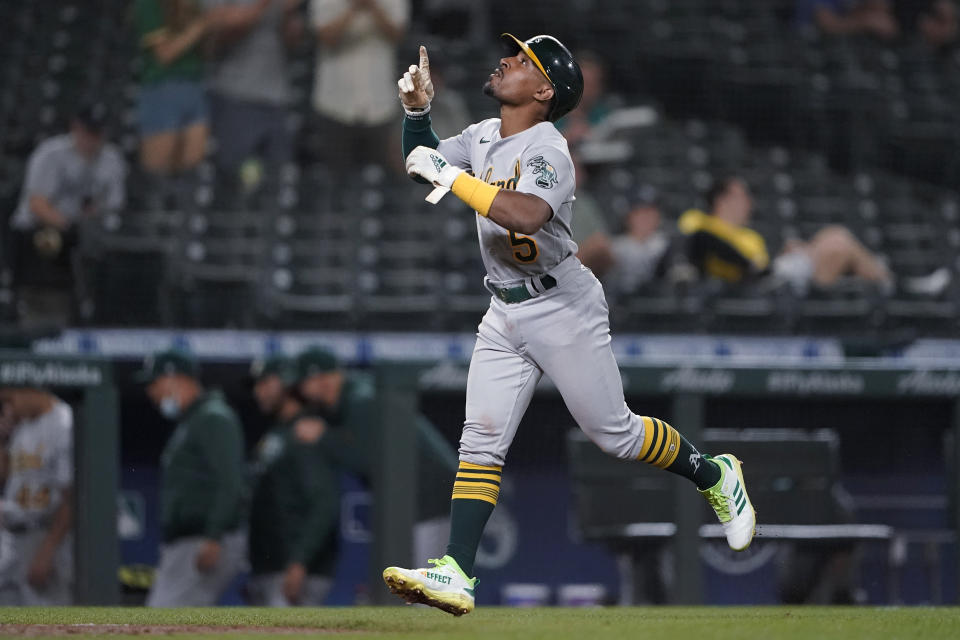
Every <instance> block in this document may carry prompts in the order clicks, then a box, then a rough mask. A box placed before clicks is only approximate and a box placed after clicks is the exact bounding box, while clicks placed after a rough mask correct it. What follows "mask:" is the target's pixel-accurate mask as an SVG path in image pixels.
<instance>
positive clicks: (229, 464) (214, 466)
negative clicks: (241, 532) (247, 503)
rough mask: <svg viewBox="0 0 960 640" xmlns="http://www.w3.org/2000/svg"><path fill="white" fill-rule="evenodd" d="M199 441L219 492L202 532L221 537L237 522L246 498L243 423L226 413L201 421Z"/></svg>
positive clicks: (213, 536)
mask: <svg viewBox="0 0 960 640" xmlns="http://www.w3.org/2000/svg"><path fill="white" fill-rule="evenodd" d="M198 431H199V441H200V445H201V446H202V447H203V452H204V456H205V457H206V459H207V461H208V463H209V464H210V469H211V471H212V473H213V475H214V476H215V478H216V484H217V489H216V494H215V496H214V500H213V505H212V506H211V508H210V512H209V513H208V514H207V522H206V525H205V526H204V529H203V534H204V535H205V536H207V537H208V538H214V539H216V538H219V537H220V536H221V535H223V533H224V532H226V531H228V530H230V529H232V528H234V527H236V526H237V524H238V522H239V520H240V509H241V502H242V500H243V486H244V474H243V437H242V436H241V432H240V425H239V424H237V422H236V421H235V420H231V419H230V418H228V417H226V416H223V417H218V418H216V419H213V420H211V421H210V422H209V423H208V424H205V425H202V426H201V428H200V429H199V430H198Z"/></svg>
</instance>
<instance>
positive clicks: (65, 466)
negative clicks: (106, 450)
mask: <svg viewBox="0 0 960 640" xmlns="http://www.w3.org/2000/svg"><path fill="white" fill-rule="evenodd" d="M0 486H2V487H3V499H2V500H0V606H24V605H44V606H53V605H57V606H62V605H69V604H71V602H72V600H73V594H72V590H73V566H74V563H73V544H72V536H71V532H72V530H73V410H72V409H71V408H70V406H69V405H67V404H66V403H65V402H63V401H62V400H61V399H60V398H58V397H56V396H55V395H53V394H52V393H50V392H49V391H46V390H45V389H40V388H38V387H29V386H23V387H0Z"/></svg>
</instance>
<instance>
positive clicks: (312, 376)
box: [296, 347, 457, 556]
mask: <svg viewBox="0 0 960 640" xmlns="http://www.w3.org/2000/svg"><path fill="white" fill-rule="evenodd" d="M296 363H297V373H296V376H297V387H296V393H297V395H298V396H299V397H300V398H302V399H303V401H304V403H305V404H306V405H307V406H308V407H310V408H311V409H312V410H313V411H315V412H317V413H319V414H321V415H323V416H324V417H325V418H326V419H327V422H328V424H329V425H330V427H331V428H330V429H328V430H327V432H326V433H325V434H324V437H323V444H324V447H325V448H326V449H327V451H328V452H329V453H330V456H331V459H332V460H333V461H334V462H335V463H336V464H337V465H338V466H340V467H341V468H342V469H343V470H345V471H348V472H350V473H354V474H356V475H357V476H359V477H360V478H361V479H362V480H363V481H364V482H368V481H369V478H370V474H371V465H372V464H373V460H372V459H371V456H370V447H369V446H367V444H366V443H367V442H369V440H370V438H371V437H373V434H374V431H373V429H374V428H375V426H376V423H377V414H376V405H375V400H376V396H375V394H374V385H373V381H372V380H371V379H370V378H369V376H367V375H366V374H364V373H362V372H357V371H355V372H350V373H348V372H346V371H345V370H344V369H343V368H342V367H341V365H340V363H339V361H338V360H337V358H336V356H335V355H334V354H333V353H332V352H330V351H329V350H327V349H324V348H323V347H311V348H309V349H307V350H305V351H304V352H303V353H301V354H300V355H299V356H298V357H297V360H296ZM415 428H416V438H417V439H416V452H417V464H416V468H417V483H416V487H417V494H416V513H415V520H416V524H414V528H413V547H414V554H415V556H419V555H422V554H426V553H429V550H430V549H435V548H436V547H437V546H438V545H439V544H442V543H443V540H445V539H446V538H447V534H448V532H449V530H450V522H449V509H450V506H449V505H450V498H449V496H450V493H449V491H450V476H451V474H452V473H454V472H455V471H456V469H457V455H456V452H455V451H454V449H453V447H451V446H450V444H449V443H448V442H447V441H446V440H445V439H444V437H443V435H441V434H440V432H438V431H437V429H436V427H434V426H433V424H431V423H430V421H429V420H427V418H426V417H425V416H423V415H417V419H416V425H415Z"/></svg>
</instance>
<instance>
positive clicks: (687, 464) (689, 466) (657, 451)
mask: <svg viewBox="0 0 960 640" xmlns="http://www.w3.org/2000/svg"><path fill="white" fill-rule="evenodd" d="M641 419H642V420H643V427H644V433H643V445H642V446H641V447H640V455H639V456H637V459H638V460H640V461H641V462H647V463H650V464H652V465H653V466H655V467H660V468H661V469H666V470H667V471H669V472H670V473H675V474H677V475H680V476H683V477H684V478H688V479H690V480H692V481H693V482H694V484H696V485H697V488H698V489H700V490H701V491H705V490H706V489H709V488H710V487H712V486H713V485H715V484H717V482H719V481H720V473H721V472H720V467H719V466H718V465H717V463H716V462H714V461H712V460H710V459H709V458H708V457H706V456H703V455H701V454H700V452H699V451H697V448H696V447H694V446H693V445H692V444H690V442H688V441H687V439H686V438H684V437H683V436H682V435H680V432H679V431H677V430H676V429H674V428H673V427H671V426H670V425H669V424H667V423H666V422H664V421H662V420H658V419H657V418H648V417H647V416H643V417H641Z"/></svg>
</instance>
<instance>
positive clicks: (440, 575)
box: [383, 556, 477, 616]
mask: <svg viewBox="0 0 960 640" xmlns="http://www.w3.org/2000/svg"><path fill="white" fill-rule="evenodd" d="M427 562H429V563H430V564H433V565H434V566H433V567H432V568H422V569H401V568H400V567H387V568H386V569H384V570H383V581H384V582H386V583H387V586H388V587H390V591H392V592H393V593H395V594H397V595H398V596H400V597H401V598H403V599H404V600H406V601H407V603H409V604H425V605H429V606H431V607H436V608H437V609H441V610H443V611H446V612H447V613H452V614H453V615H455V616H462V615H463V614H465V613H470V612H471V611H473V601H474V598H473V590H474V588H475V587H476V585H477V579H476V578H468V577H467V574H465V573H464V572H463V570H461V569H460V565H458V564H457V561H456V560H454V559H453V558H451V557H450V556H443V557H442V558H440V559H439V560H437V559H435V558H434V559H431V560H427Z"/></svg>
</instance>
